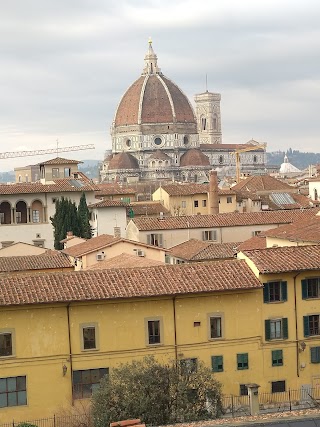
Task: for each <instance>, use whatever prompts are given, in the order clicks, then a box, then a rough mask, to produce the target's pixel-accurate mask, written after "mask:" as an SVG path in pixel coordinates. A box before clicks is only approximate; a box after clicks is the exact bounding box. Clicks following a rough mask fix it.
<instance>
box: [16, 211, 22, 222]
mask: <svg viewBox="0 0 320 427" xmlns="http://www.w3.org/2000/svg"><path fill="white" fill-rule="evenodd" d="M21 222H22V214H21V212H18V211H16V224H20V223H21Z"/></svg>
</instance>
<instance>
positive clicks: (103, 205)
mask: <svg viewBox="0 0 320 427" xmlns="http://www.w3.org/2000/svg"><path fill="white" fill-rule="evenodd" d="M127 205H128V204H127V203H124V202H122V201H121V200H109V199H106V200H101V201H100V202H97V203H91V204H90V205H88V208H111V207H115V206H120V207H121V206H122V207H126V206H127Z"/></svg>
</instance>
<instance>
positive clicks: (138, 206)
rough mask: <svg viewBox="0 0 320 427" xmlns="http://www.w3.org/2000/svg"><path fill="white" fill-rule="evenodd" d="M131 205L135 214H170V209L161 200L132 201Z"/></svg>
mask: <svg viewBox="0 0 320 427" xmlns="http://www.w3.org/2000/svg"><path fill="white" fill-rule="evenodd" d="M130 207H131V208H132V210H133V212H134V214H135V215H146V216H148V215H160V213H161V212H162V213H163V214H165V215H168V214H170V211H169V210H168V209H167V208H165V207H164V206H163V204H161V203H160V202H149V201H146V202H132V203H130Z"/></svg>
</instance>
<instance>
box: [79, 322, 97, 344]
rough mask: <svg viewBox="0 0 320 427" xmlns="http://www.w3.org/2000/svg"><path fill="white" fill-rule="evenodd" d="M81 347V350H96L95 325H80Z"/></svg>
mask: <svg viewBox="0 0 320 427" xmlns="http://www.w3.org/2000/svg"><path fill="white" fill-rule="evenodd" d="M80 328H81V347H82V350H97V349H98V343H97V331H96V329H97V326H96V325H93V324H91V325H81V326H80Z"/></svg>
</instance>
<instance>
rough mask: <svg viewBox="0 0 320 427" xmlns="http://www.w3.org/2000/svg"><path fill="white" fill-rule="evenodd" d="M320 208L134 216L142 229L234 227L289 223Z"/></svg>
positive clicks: (310, 215) (312, 214)
mask: <svg viewBox="0 0 320 427" xmlns="http://www.w3.org/2000/svg"><path fill="white" fill-rule="evenodd" d="M317 212H319V208H310V209H306V210H300V209H298V210H280V211H266V212H248V213H235V212H230V213H222V214H217V215H191V216H174V217H165V218H163V219H160V218H150V217H149V218H147V217H141V218H134V219H132V221H133V222H134V223H135V225H136V226H137V228H138V229H139V230H140V231H148V230H174V229H186V228H213V227H234V226H245V225H264V224H289V223H292V222H294V221H297V220H301V219H303V218H308V217H309V218H311V217H313V216H315V215H316V213H317Z"/></svg>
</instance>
